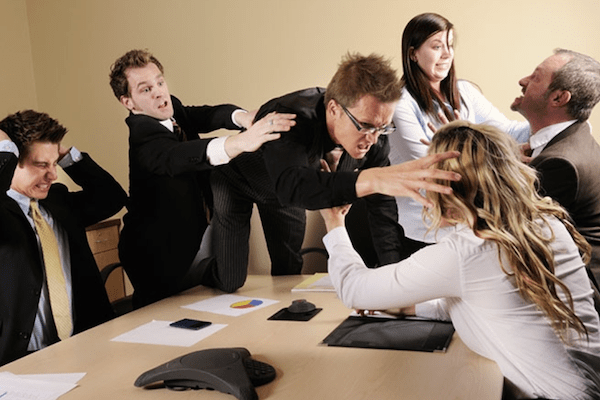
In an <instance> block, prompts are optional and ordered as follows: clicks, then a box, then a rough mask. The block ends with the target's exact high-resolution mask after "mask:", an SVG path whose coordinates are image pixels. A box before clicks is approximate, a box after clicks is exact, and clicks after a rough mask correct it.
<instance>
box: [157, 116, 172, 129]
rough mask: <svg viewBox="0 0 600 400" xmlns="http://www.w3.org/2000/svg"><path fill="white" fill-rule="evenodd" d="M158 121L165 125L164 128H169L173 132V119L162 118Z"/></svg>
mask: <svg viewBox="0 0 600 400" xmlns="http://www.w3.org/2000/svg"><path fill="white" fill-rule="evenodd" d="M158 122H160V123H161V124H162V125H164V126H165V128H167V129H168V130H170V131H171V132H173V120H172V119H170V118H169V119H163V120H162V121H158Z"/></svg>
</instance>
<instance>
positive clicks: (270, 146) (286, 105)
mask: <svg viewBox="0 0 600 400" xmlns="http://www.w3.org/2000/svg"><path fill="white" fill-rule="evenodd" d="M324 96H325V89H323V88H311V89H305V90H300V91H298V92H294V93H290V94H287V95H285V96H282V97H279V98H276V99H273V100H271V101H269V102H267V103H266V104H264V105H263V106H262V107H261V108H260V110H259V111H258V113H257V115H256V118H255V119H256V120H258V119H260V118H263V117H264V116H265V115H267V114H268V113H270V112H272V111H277V112H280V113H294V114H296V125H295V126H294V127H292V129H291V130H290V131H289V132H283V133H282V136H281V139H279V140H275V141H272V142H267V143H265V144H264V145H263V146H262V148H261V150H260V151H257V152H254V153H245V154H242V155H240V156H238V157H236V159H235V160H232V161H231V162H230V163H229V164H228V167H229V168H231V170H232V171H237V173H239V174H241V175H242V176H243V177H244V178H245V180H246V181H248V183H249V184H250V185H251V186H252V187H253V189H255V190H262V191H267V192H271V193H274V195H276V196H277V198H278V200H279V202H280V203H281V204H282V205H284V206H294V207H302V208H305V209H309V210H318V209H322V208H327V207H332V206H339V205H342V204H348V203H352V202H353V201H355V200H357V197H356V180H357V178H358V174H359V171H360V170H364V169H367V168H373V167H382V166H387V165H389V164H390V161H389V159H388V154H389V151H390V146H389V143H388V138H387V137H386V136H384V135H382V136H380V137H379V140H378V142H377V143H375V144H374V145H373V146H372V147H371V149H370V150H369V152H368V153H367V154H366V156H365V157H364V158H362V159H360V160H355V159H353V158H352V157H350V156H349V155H348V153H346V152H344V153H343V155H342V157H341V159H340V162H339V165H338V172H336V173H333V174H332V173H326V172H322V171H321V165H320V160H321V159H322V158H323V157H324V155H325V154H326V153H327V152H329V151H331V150H333V148H334V146H335V144H334V143H333V141H332V140H331V137H330V136H329V132H328V131H327V126H326V120H325V105H324V100H323V99H324ZM257 157H259V158H262V160H263V163H264V165H265V169H263V170H261V171H257V170H256V167H254V166H255V165H258V164H260V163H256V162H252V159H254V158H257ZM246 164H247V165H246ZM247 166H252V168H250V167H247ZM365 199H366V201H367V209H368V214H369V225H370V227H371V233H372V235H373V242H374V246H375V249H376V250H377V255H378V258H379V262H380V263H381V264H388V263H392V262H396V261H399V260H400V259H402V258H404V255H403V254H402V242H403V238H404V231H403V229H402V227H401V226H400V225H399V224H398V222H397V221H398V211H397V206H396V201H395V200H394V198H393V197H390V196H383V195H372V196H368V197H366V198H365Z"/></svg>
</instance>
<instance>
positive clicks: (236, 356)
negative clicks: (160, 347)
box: [134, 347, 276, 400]
mask: <svg viewBox="0 0 600 400" xmlns="http://www.w3.org/2000/svg"><path fill="white" fill-rule="evenodd" d="M275 376H276V372H275V368H273V367H272V366H271V365H269V364H267V363H264V362H261V361H258V360H255V359H253V358H251V355H250V352H249V351H248V350H247V349H245V348H241V347H236V348H222V349H207V350H200V351H196V352H193V353H189V354H186V355H183V356H181V357H178V358H175V359H173V360H171V361H169V362H167V363H165V364H162V365H159V366H158V367H156V368H153V369H151V370H149V371H146V372H144V373H143V374H142V375H140V376H139V377H138V378H137V380H136V381H135V383H134V385H135V386H137V387H143V386H147V385H150V384H153V383H157V382H160V381H163V382H164V385H165V386H166V387H167V388H170V389H174V390H185V389H212V390H218V391H220V392H223V393H228V394H231V395H233V396H235V397H237V398H238V399H239V400H258V395H257V394H256V390H255V389H254V388H255V387H256V386H260V385H264V384H266V383H269V382H271V381H272V380H273V379H275Z"/></svg>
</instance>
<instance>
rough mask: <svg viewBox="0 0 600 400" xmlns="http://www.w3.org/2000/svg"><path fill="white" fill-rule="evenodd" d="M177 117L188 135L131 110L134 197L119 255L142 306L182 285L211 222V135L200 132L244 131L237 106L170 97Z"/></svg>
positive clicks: (131, 188)
mask: <svg viewBox="0 0 600 400" xmlns="http://www.w3.org/2000/svg"><path fill="white" fill-rule="evenodd" d="M172 101H173V108H174V112H175V115H174V117H175V120H176V121H177V124H178V125H179V126H180V127H181V128H182V129H183V130H184V132H185V134H186V136H187V141H186V142H180V141H179V138H178V137H177V135H176V134H175V133H173V132H171V131H170V130H169V129H167V128H166V127H165V126H163V125H162V124H161V123H160V122H159V121H158V120H156V119H154V118H152V117H149V116H147V115H135V114H131V115H130V116H129V117H127V119H126V122H127V125H128V126H129V197H130V198H129V202H128V204H127V210H128V213H127V214H126V215H125V217H124V218H123V221H124V227H123V231H122V233H121V240H120V243H119V256H120V259H121V262H122V263H123V266H124V268H125V270H126V271H127V275H128V276H129V278H130V279H131V282H132V284H133V286H134V289H135V292H134V302H135V305H136V306H141V305H145V304H149V303H151V302H153V301H156V300H159V299H161V298H164V297H167V296H170V295H172V294H174V293H176V292H177V291H179V290H180V286H181V280H182V278H183V277H184V276H185V274H186V273H187V271H188V269H189V267H190V265H191V263H192V261H193V260H194V257H195V256H196V253H197V252H198V249H199V248H200V242H201V240H202V235H203V233H204V231H205V230H206V227H207V221H206V215H205V212H204V207H203V202H204V201H207V202H210V191H209V189H207V188H209V186H208V184H209V182H208V176H207V175H206V174H207V173H208V171H209V170H210V169H211V168H212V167H211V165H210V164H209V163H208V161H207V158H206V146H207V145H208V143H209V142H210V139H200V138H199V137H198V133H206V132H211V131H214V130H216V129H221V128H225V129H239V128H238V127H237V126H236V125H235V124H234V123H233V121H232V120H231V114H232V113H233V111H235V110H236V109H238V107H236V106H233V105H221V106H201V107H188V106H183V105H182V104H181V102H180V101H179V100H178V99H177V98H175V97H173V96H172Z"/></svg>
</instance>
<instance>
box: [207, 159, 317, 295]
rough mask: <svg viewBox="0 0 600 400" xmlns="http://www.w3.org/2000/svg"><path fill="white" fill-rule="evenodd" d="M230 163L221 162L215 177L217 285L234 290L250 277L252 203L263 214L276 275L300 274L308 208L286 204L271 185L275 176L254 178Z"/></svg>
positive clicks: (227, 290) (273, 271) (213, 176)
mask: <svg viewBox="0 0 600 400" xmlns="http://www.w3.org/2000/svg"><path fill="white" fill-rule="evenodd" d="M229 168H230V167H229V166H223V167H220V168H216V169H215V170H213V171H212V173H211V179H210V180H211V186H212V191H213V200H214V215H213V218H212V220H211V225H212V228H213V252H214V254H215V256H216V259H217V266H216V269H213V276H212V280H213V281H214V282H213V283H214V286H216V287H217V288H219V289H221V290H223V291H225V292H233V291H235V290H237V289H238V288H240V287H241V286H243V284H244V282H245V281H246V276H247V274H248V252H249V238H250V218H251V216H252V207H253V204H256V205H257V208H258V211H259V214H260V219H261V222H262V226H263V231H264V235H265V240H266V242H267V248H268V250H269V256H270V258H271V275H293V274H300V273H301V270H302V256H300V254H299V251H300V249H301V247H302V242H303V240H304V231H305V227H306V211H305V210H304V209H302V208H298V207H289V206H282V205H281V204H280V203H279V201H278V200H277V198H276V197H275V195H274V194H273V192H272V191H271V190H269V189H268V188H270V185H271V183H270V182H262V184H257V183H256V182H253V183H252V184H249V183H248V182H247V181H246V180H245V179H243V178H242V177H241V176H240V175H239V174H237V173H234V172H233V171H232V170H231V169H229ZM263 168H264V166H263ZM257 175H262V174H257ZM263 176H266V174H264V175H263ZM266 179H268V178H266Z"/></svg>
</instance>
